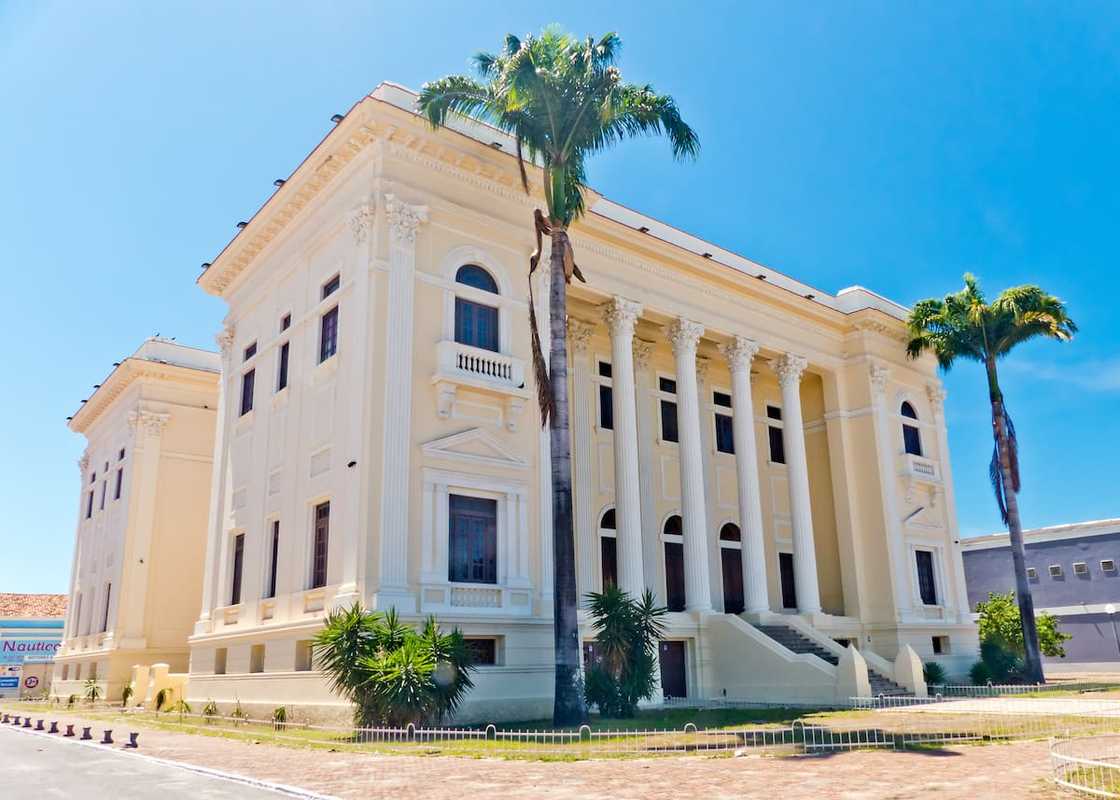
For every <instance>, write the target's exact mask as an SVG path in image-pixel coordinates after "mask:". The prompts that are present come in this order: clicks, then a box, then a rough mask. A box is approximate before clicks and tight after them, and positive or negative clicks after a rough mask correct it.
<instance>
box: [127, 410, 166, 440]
mask: <svg viewBox="0 0 1120 800" xmlns="http://www.w3.org/2000/svg"><path fill="white" fill-rule="evenodd" d="M170 419H171V415H170V414H165V413H161V412H158V411H147V410H145V409H142V408H137V409H134V410H133V411H132V413H130V414H129V415H128V426H129V427H130V428H132V430H133V431H136V430H138V429H139V430H143V431H144V433H146V434H147V435H148V436H160V435H162V434H163V429H164V428H165V427H166V426H167V423H168V421H170Z"/></svg>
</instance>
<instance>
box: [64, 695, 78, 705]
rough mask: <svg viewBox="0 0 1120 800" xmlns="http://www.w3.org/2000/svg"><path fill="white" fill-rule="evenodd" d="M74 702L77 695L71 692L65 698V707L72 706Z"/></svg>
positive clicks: (76, 700)
mask: <svg viewBox="0 0 1120 800" xmlns="http://www.w3.org/2000/svg"><path fill="white" fill-rule="evenodd" d="M76 702H78V695H76V694H72V695H70V696H69V697H67V698H66V707H67V708H73V707H74V704H75V703H76Z"/></svg>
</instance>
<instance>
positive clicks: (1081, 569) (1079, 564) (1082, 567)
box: [1073, 561, 1089, 575]
mask: <svg viewBox="0 0 1120 800" xmlns="http://www.w3.org/2000/svg"><path fill="white" fill-rule="evenodd" d="M1073 574H1074V575H1088V574H1089V565H1088V564H1086V563H1085V562H1084V561H1074V562H1073Z"/></svg>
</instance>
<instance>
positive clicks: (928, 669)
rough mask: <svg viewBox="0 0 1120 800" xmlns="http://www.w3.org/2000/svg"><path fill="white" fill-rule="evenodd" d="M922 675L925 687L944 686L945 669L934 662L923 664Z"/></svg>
mask: <svg viewBox="0 0 1120 800" xmlns="http://www.w3.org/2000/svg"><path fill="white" fill-rule="evenodd" d="M922 674H923V676H924V677H925V679H926V685H927V686H944V685H945V667H943V666H941V665H940V664H938V663H937V662H936V661H927V662H926V663H925V664H923V665H922Z"/></svg>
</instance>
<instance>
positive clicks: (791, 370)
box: [773, 353, 809, 389]
mask: <svg viewBox="0 0 1120 800" xmlns="http://www.w3.org/2000/svg"><path fill="white" fill-rule="evenodd" d="M808 366H809V361H808V359H806V358H805V356H799V355H794V354H793V353H786V354H785V355H783V356H782V357H781V358H779V359H778V360H777V361H774V362H773V367H774V372H775V373H777V375H778V383H780V384H781V385H782V388H783V389H784V388H787V387H789V386H796V385H797V384H799V383H801V377H802V376H803V375H804V374H805V368H806V367H808Z"/></svg>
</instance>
